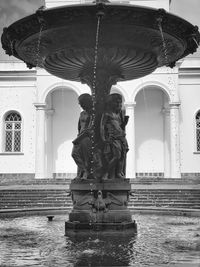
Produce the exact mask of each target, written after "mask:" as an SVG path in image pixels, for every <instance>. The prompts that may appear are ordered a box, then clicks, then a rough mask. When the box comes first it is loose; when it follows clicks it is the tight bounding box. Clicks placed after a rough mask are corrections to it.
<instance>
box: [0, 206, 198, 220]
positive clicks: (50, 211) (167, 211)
mask: <svg viewBox="0 0 200 267" xmlns="http://www.w3.org/2000/svg"><path fill="white" fill-rule="evenodd" d="M70 210H71V207H70V208H69V209H68V208H66V207H56V208H53V207H45V208H32V209H3V210H0V218H2V217H20V216H32V215H40V216H41V215H43V216H47V215H62V214H65V215H66V216H68V214H69V211H70ZM130 211H131V214H132V215H133V216H134V214H159V215H172V216H187V217H200V210H199V209H178V208H156V207H148V208H146V207H138V208H137V207H135V208H130Z"/></svg>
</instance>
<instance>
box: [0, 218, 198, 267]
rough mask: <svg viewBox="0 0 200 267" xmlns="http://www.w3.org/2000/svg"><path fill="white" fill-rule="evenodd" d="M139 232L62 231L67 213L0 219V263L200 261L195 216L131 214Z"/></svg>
mask: <svg viewBox="0 0 200 267" xmlns="http://www.w3.org/2000/svg"><path fill="white" fill-rule="evenodd" d="M134 219H135V220H136V221H137V224H138V233H137V234H136V235H134V236H129V235H128V236H127V235H119V234H115V233H113V234H104V235H101V234H99V233H98V232H97V233H95V235H92V236H90V237H88V235H86V234H85V235H81V236H80V237H74V238H72V237H66V236H64V232H65V230H64V225H65V221H67V220H68V216H67V215H66V216H63V215H62V216H58V215H57V216H55V218H54V220H53V221H52V222H48V220H47V218H46V217H45V216H31V217H18V218H3V219H0V266H1V267H5V266H6V267H12V266H31V267H34V266H42V267H43V266H44V267H45V266H52V267H64V266H65V267H66V266H67V267H71V266H135V267H140V266H168V265H170V266H175V264H181V265H180V266H183V264H184V266H200V220H199V218H194V217H193V218H191V217H180V216H163V215H162V216H161V215H139V214H136V215H134Z"/></svg>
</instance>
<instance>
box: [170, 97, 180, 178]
mask: <svg viewBox="0 0 200 267" xmlns="http://www.w3.org/2000/svg"><path fill="white" fill-rule="evenodd" d="M169 106H170V148H171V149H170V150H171V151H170V152H171V153H170V154H171V155H170V156H171V178H181V172H180V131H179V106H180V103H179V102H174V103H170V105H169Z"/></svg>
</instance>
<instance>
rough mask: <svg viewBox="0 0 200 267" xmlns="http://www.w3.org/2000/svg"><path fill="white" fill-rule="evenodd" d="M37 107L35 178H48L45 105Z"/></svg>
mask: <svg viewBox="0 0 200 267" xmlns="http://www.w3.org/2000/svg"><path fill="white" fill-rule="evenodd" d="M34 105H35V107H36V147H35V178H36V179H42V178H46V173H45V171H46V170H45V169H46V168H45V109H46V104H45V103H35V104H34Z"/></svg>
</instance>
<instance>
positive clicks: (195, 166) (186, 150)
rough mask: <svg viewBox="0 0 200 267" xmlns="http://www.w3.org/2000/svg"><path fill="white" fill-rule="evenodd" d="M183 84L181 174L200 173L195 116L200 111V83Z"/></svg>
mask: <svg viewBox="0 0 200 267" xmlns="http://www.w3.org/2000/svg"><path fill="white" fill-rule="evenodd" d="M199 80H200V77H199ZM193 82H194V81H193ZM196 82H197V81H196ZM196 82H195V83H196ZM181 83H182V84H181V85H180V86H179V92H180V99H181V110H180V119H181V124H180V130H181V134H180V137H181V140H180V142H181V144H180V145H181V163H182V164H181V172H200V153H195V152H196V147H195V114H196V112H197V111H198V110H200V81H199V82H198V83H196V84H192V81H190V82H189V80H186V81H184V82H183V81H182V82H181ZM186 83H187V84H186Z"/></svg>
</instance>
